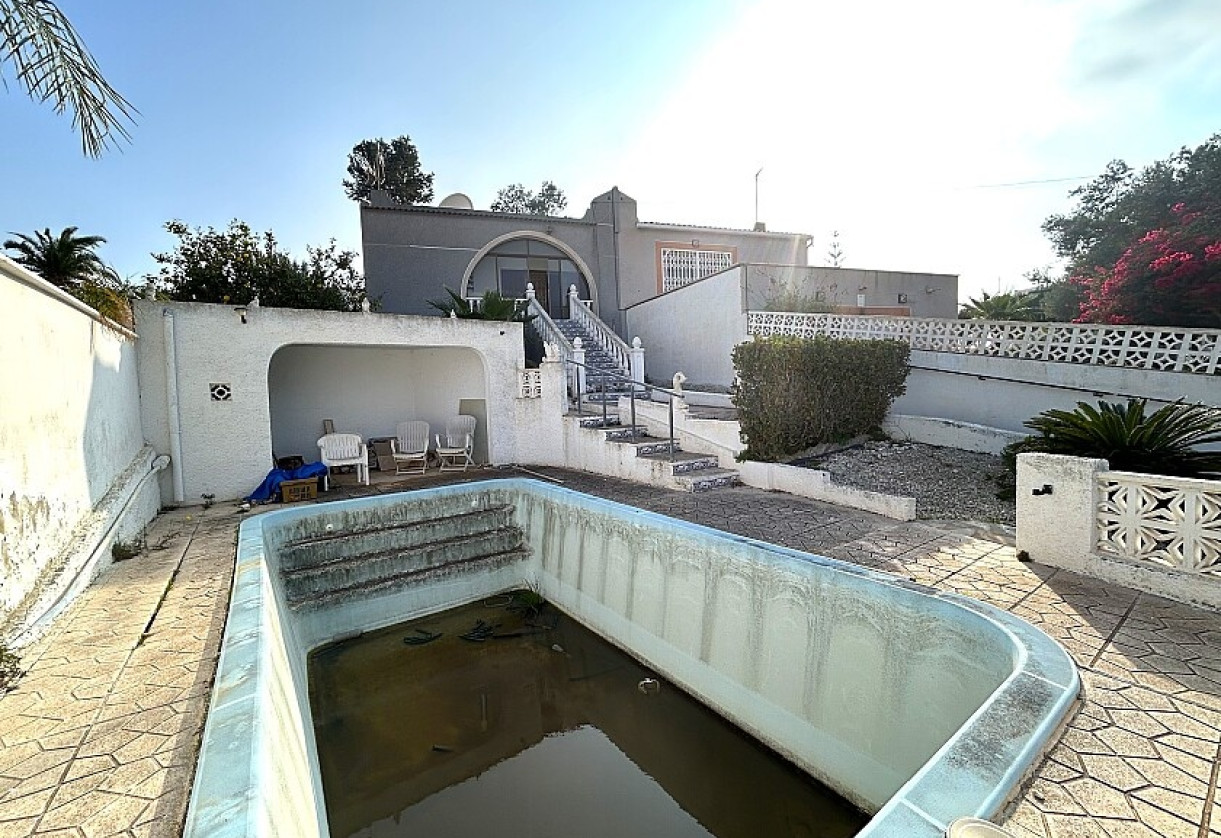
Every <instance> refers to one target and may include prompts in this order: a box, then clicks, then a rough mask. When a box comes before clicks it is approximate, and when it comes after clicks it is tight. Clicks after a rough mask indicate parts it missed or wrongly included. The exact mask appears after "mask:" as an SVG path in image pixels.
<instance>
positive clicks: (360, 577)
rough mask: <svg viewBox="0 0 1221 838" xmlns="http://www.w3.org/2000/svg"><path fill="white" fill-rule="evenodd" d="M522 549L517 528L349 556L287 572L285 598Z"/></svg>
mask: <svg viewBox="0 0 1221 838" xmlns="http://www.w3.org/2000/svg"><path fill="white" fill-rule="evenodd" d="M519 549H523V548H522V532H521V530H520V529H518V528H517V527H501V528H500V529H496V530H489V531H486V532H475V533H470V534H466V535H460V536H456V537H453V538H448V539H445V540H441V541H432V542H429V543H427V544H419V545H416V546H414V547H409V548H406V549H393V550H385V551H382V552H378V553H359V554H348V555H345V556H342V557H340V558H337V559H335V560H333V561H330V562H327V563H326V564H318V565H312V566H309V567H302V568H298V569H296V570H292V571H288V572H285V573H283V577H284V594H285V597H286V598H287V599H288V601H289V603H297V602H302V601H304V600H312V599H315V598H317V597H320V596H327V595H329V594H330V593H331V592H333V591H345V590H353V589H356V588H362V589H363V588H367V587H369V586H372V585H377V584H378V583H380V582H382V581H384V580H391V579H399V578H403V577H406V576H411V575H416V574H419V573H422V572H424V571H428V570H432V569H436V568H441V567H448V566H451V565H457V564H463V563H466V562H469V561H471V560H473V559H477V558H480V557H482V556H490V555H499V554H501V553H505V552H508V551H511V550H519Z"/></svg>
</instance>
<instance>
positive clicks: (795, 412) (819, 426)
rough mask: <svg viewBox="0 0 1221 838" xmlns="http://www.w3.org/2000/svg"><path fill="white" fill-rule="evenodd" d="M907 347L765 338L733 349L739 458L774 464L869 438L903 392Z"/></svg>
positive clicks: (891, 342)
mask: <svg viewBox="0 0 1221 838" xmlns="http://www.w3.org/2000/svg"><path fill="white" fill-rule="evenodd" d="M909 354H910V347H909V346H908V345H907V344H906V343H903V342H900V341H894V340H838V339H834V338H828V337H823V336H817V337H814V338H810V339H807V338H794V337H772V338H764V339H762V340H754V341H750V342H747V343H743V344H740V345H739V346H738V347H737V348H736V349H734V352H733V363H734V368H735V370H736V371H737V376H738V381H737V384H735V385H734V389H733V403H734V405H735V406H736V407H737V408H738V419H739V421H740V422H741V425H742V437H743V439H744V440H745V441H746V443H747V448H746V450H745V451H743V452H742V458H744V459H752V460H762V461H764V462H777V461H779V460H783V459H785V458H787V457H791V456H793V455H794V454H797V453H798V452H800V451H804V450H805V449H807V448H810V447H811V446H814V445H819V444H821V443H824V442H835V441H839V440H844V439H848V438H850V437H853V436H856V435H858V434H863V433H869V432H870V431H872V430H874V429H876V428H877V427H878V426H880V425H881V424H882V419H883V418H884V417H885V416H886V411H887V410H889V409H890V405H891V403H892V402H893V401H894V400H895V399H896V398H898V397H899V396H901V395H903V392H904V389H905V386H906V385H905V381H906V379H907V359H908V355H909Z"/></svg>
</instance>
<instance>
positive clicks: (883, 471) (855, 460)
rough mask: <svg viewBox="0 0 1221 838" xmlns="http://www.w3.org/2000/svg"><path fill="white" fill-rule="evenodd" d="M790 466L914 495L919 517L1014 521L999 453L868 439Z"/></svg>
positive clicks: (887, 491)
mask: <svg viewBox="0 0 1221 838" xmlns="http://www.w3.org/2000/svg"><path fill="white" fill-rule="evenodd" d="M793 465H799V466H803V467H805V468H814V469H822V470H824V471H828V472H830V473H831V479H832V480H834V481H835V482H836V483H839V484H841V485H845V486H856V487H857V488H859V489H868V490H870V491H872V492H883V493H885V494H888V495H902V496H905V497H914V498H915V499H916V515H917V516H918V517H920V518H922V519H933V520H951V521H982V522H985V523H991V524H1005V525H1007V526H1013V525H1014V523H1015V513H1014V502H1013V501H1012V500H1001V499H999V498H997V496H996V492H997V485H996V477H997V476H998V475H999V474H1000V473H1001V471H1002V468H1001V458H1000V457H997V456H995V455H992V454H975V453H972V452H970V451H959V450H958V449H956V448H941V447H939V446H936V445H925V444H923V443H919V442H892V441H882V442H866V443H863V444H861V445H857V446H853V447H851V448H845V449H843V450H841V451H836V452H834V453H832V454H826V455H823V456H821V457H811V458H808V459H802V460H795V461H794V462H793Z"/></svg>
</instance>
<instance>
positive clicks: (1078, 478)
mask: <svg viewBox="0 0 1221 838" xmlns="http://www.w3.org/2000/svg"><path fill="white" fill-rule="evenodd" d="M1107 469H1108V464H1107V461H1106V460H1095V459H1087V458H1083V457H1066V456H1063V455H1059V454H1019V455H1018V458H1017V546H1018V549H1019V550H1024V551H1026V553H1027V554H1028V555H1029V556H1030V559H1031V560H1032V561H1036V562H1039V563H1041V564H1046V565H1051V566H1052V567H1061V568H1064V569H1066V570H1071V571H1073V572H1074V573H1082V574H1085V575H1087V576H1093V577H1095V578H1097V579H1103V580H1106V581H1108V582H1113V583H1115V584H1117V585H1124V586H1126V587H1129V588H1135V589H1136V590H1138V591H1147V592H1149V593H1152V594H1156V595H1157V596H1163V597H1166V598H1168V599H1174V600H1178V601H1179V602H1186V603H1189V604H1191V605H1200V606H1204V607H1206V608H1212V609H1214V610H1219V611H1221V579H1219V578H1218V577H1217V575H1216V574H1215V573H1211V572H1189V571H1184V570H1180V569H1177V568H1173V567H1169V566H1167V565H1165V564H1163V563H1160V562H1155V561H1148V560H1142V559H1139V558H1129V557H1126V556H1114V555H1106V554H1102V553H1100V552H1099V550H1098V508H1099V489H1098V479H1099V476H1100V475H1102V474H1103V473H1104V472H1107ZM1112 473H1115V472H1112ZM1131 476H1133V477H1137V478H1139V477H1143V476H1144V475H1131ZM1148 478H1149V480H1150V482H1151V483H1156V482H1157V481H1158V480H1159V479H1162V478H1158V477H1156V476H1154V475H1148ZM1178 481H1179V482H1180V483H1183V484H1195V485H1197V486H1199V487H1201V488H1204V489H1206V490H1209V491H1212V492H1214V493H1215V492H1216V491H1217V488H1218V487H1221V482H1217V481H1203V480H1199V481H1191V480H1183V479H1178ZM1049 489H1050V491H1048V490H1049ZM1036 491H1037V492H1038V494H1035V492H1036ZM1145 512H1146V514H1148V515H1150V516H1151V517H1158V518H1159V519H1160V520H1159V521H1158V523H1162V524H1165V523H1169V521H1171V520H1173V518H1172V514H1162V515H1157V513H1155V512H1154V511H1153V510H1152V508H1150V509H1148V510H1146V511H1145ZM1131 514H1132V515H1133V517H1134V518H1136V520H1138V521H1139V520H1140V514H1141V513H1140V511H1139V510H1133V512H1132V513H1131ZM1183 526H1185V527H1187V526H1190V525H1187V524H1184V525H1183Z"/></svg>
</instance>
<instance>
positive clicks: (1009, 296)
mask: <svg viewBox="0 0 1221 838" xmlns="http://www.w3.org/2000/svg"><path fill="white" fill-rule="evenodd" d="M958 319H959V320H1042V319H1044V317H1043V306H1042V305H1041V300H1040V297H1039V294H1038V293H1037V292H1031V291H1006V292H1005V293H1003V294H996V295H992V294H989V293H988V292H987V291H985V292H983V296H981V297H980V298H979V299H975V298H974V297H969V298H968V299H967V302H965V303H963V304H962V309H961V310H960V311H959V312H958Z"/></svg>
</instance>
